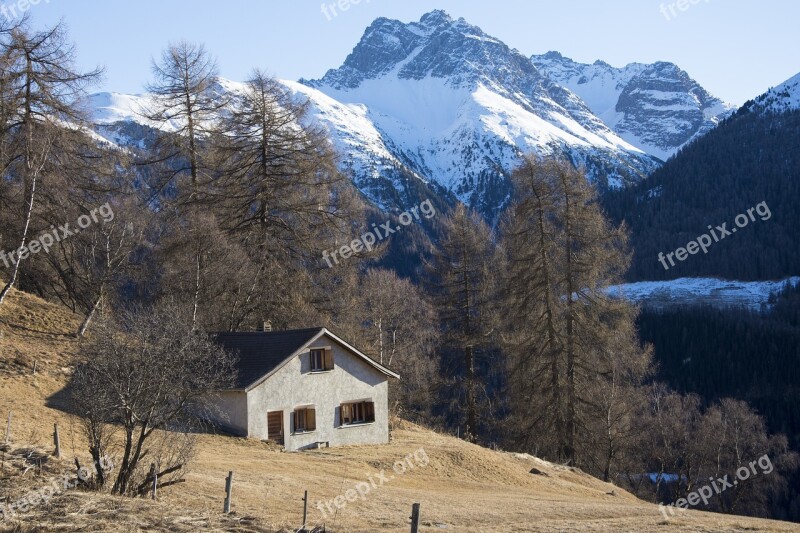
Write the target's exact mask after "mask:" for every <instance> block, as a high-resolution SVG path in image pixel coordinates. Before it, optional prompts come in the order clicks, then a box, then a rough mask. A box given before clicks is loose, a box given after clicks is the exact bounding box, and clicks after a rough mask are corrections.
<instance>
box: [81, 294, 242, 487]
mask: <svg viewBox="0 0 800 533" xmlns="http://www.w3.org/2000/svg"><path fill="white" fill-rule="evenodd" d="M80 354H81V357H82V359H83V362H82V363H81V364H80V365H79V366H78V367H77V369H76V371H75V373H74V375H73V377H72V379H71V381H70V387H69V388H70V390H71V396H72V400H73V403H74V405H75V407H76V410H77V414H78V415H79V416H81V418H83V419H84V421H85V424H84V425H85V427H86V428H87V437H88V438H89V443H90V451H91V453H92V456H93V458H96V460H97V458H99V457H103V456H104V455H105V454H107V453H108V452H109V451H108V449H107V447H108V446H109V444H108V443H109V442H110V440H109V438H108V429H109V428H110V427H113V426H110V425H109V424H115V425H117V426H118V427H119V428H120V429H121V431H122V433H123V439H122V442H123V446H122V451H121V458H119V459H118V460H115V461H114V463H115V465H118V467H119V469H118V472H117V477H116V479H115V481H114V486H113V489H112V491H113V492H114V493H115V494H122V495H127V494H136V493H137V492H138V491H139V489H140V487H141V485H142V483H144V482H145V480H146V477H147V474H146V473H145V472H144V469H143V467H142V465H141V463H142V461H143V460H144V459H145V458H148V459H149V461H150V462H153V463H155V464H157V465H158V468H159V479H161V480H163V485H161V486H167V485H168V484H172V483H176V482H179V480H180V476H181V474H182V473H183V471H184V469H185V468H186V463H187V461H188V458H189V457H190V456H191V449H192V447H191V442H192V439H191V436H190V435H189V431H190V430H191V429H197V428H198V427H200V426H201V425H202V424H203V423H204V422H205V421H207V420H208V419H209V417H208V415H209V409H210V408H211V407H209V406H210V405H211V402H209V401H208V400H210V399H211V398H212V396H213V394H214V393H215V391H219V390H223V389H224V388H225V387H227V386H229V385H230V384H231V383H232V379H233V378H232V374H233V359H232V357H231V356H230V355H228V354H226V353H225V352H224V351H223V350H222V349H221V348H220V347H219V346H218V345H216V344H215V343H214V342H213V341H212V340H211V339H210V338H209V336H208V335H206V334H204V333H202V332H200V331H197V330H195V329H194V328H193V327H192V321H191V318H190V317H189V316H187V314H186V313H185V312H184V311H183V310H182V309H180V308H178V307H176V306H172V305H167V306H164V307H162V308H159V309H139V310H135V311H132V312H125V313H122V314H121V316H120V317H119V319H118V320H116V321H111V320H103V321H102V322H101V323H100V324H98V327H97V332H96V335H94V336H92V337H91V338H89V339H87V340H86V341H84V343H83V344H82V345H81V348H80ZM104 448H105V449H104ZM170 474H171V475H172V477H169V475H170Z"/></svg>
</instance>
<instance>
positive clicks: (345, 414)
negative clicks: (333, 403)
mask: <svg viewBox="0 0 800 533" xmlns="http://www.w3.org/2000/svg"><path fill="white" fill-rule="evenodd" d="M352 420H353V415H352V412H351V407H350V405H348V404H346V403H343V404H342V405H341V407H339V421H340V422H341V424H342V425H344V424H349V423H350V422H351V421H352Z"/></svg>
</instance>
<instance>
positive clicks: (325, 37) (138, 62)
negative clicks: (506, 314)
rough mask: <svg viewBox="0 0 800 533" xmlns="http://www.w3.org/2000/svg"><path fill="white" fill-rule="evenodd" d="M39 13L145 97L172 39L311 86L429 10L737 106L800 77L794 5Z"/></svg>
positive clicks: (153, 4)
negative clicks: (676, 79)
mask: <svg viewBox="0 0 800 533" xmlns="http://www.w3.org/2000/svg"><path fill="white" fill-rule="evenodd" d="M18 1H19V0H0V6H7V7H8V6H14V5H16V4H17V2H18ZM22 1H27V0H22ZM334 1H335V0H325V2H324V3H325V4H333V3H334ZM342 1H345V0H342ZM347 1H349V2H352V1H354V0H347ZM39 2H40V3H39V4H38V5H35V6H32V7H31V8H30V11H31V14H32V15H33V20H34V23H35V24H37V25H43V24H51V23H54V22H56V21H58V20H59V19H62V18H63V20H64V21H65V22H66V23H67V25H68V27H69V29H70V34H71V37H72V39H73V40H74V42H75V43H76V44H77V48H78V55H79V59H80V63H81V65H82V66H84V67H87V68H88V67H92V66H95V65H102V66H105V67H106V79H105V81H104V83H103V86H102V87H101V88H98V89H97V90H109V91H118V92H130V93H135V92H141V91H142V90H143V86H144V84H145V83H146V82H147V81H148V80H149V78H150V61H151V58H152V57H156V56H158V55H159V53H160V50H161V49H162V48H163V47H164V46H165V45H166V44H167V43H168V42H170V41H175V40H179V39H188V40H191V41H199V42H204V43H205V44H206V46H207V47H208V49H209V50H210V51H211V52H212V53H213V54H214V55H215V56H216V57H217V59H218V62H219V65H220V70H221V74H222V75H223V76H224V77H227V78H230V79H234V80H243V79H245V78H246V77H247V74H248V73H249V72H250V71H251V70H252V69H253V68H254V67H259V68H262V69H264V70H266V71H267V72H269V73H271V74H273V75H275V76H277V77H280V78H286V79H298V78H300V77H305V78H317V77H320V76H321V75H322V74H324V73H325V71H326V70H327V69H329V68H334V67H337V66H339V65H341V63H342V62H343V61H344V59H345V57H346V56H347V54H348V53H349V52H350V51H351V50H352V49H353V47H354V46H355V44H356V43H357V42H358V40H359V39H360V37H361V35H362V34H363V32H364V29H365V28H366V27H367V26H368V25H369V24H370V22H372V21H373V20H374V19H375V18H377V17H381V16H383V17H389V18H396V19H400V20H403V21H406V22H408V21H411V20H419V18H420V17H421V16H422V15H423V14H424V13H426V12H428V11H431V10H433V9H444V10H446V11H447V12H448V13H450V14H451V15H452V16H453V17H455V18H458V17H464V18H465V19H467V21H469V22H470V23H472V24H475V25H477V26H480V27H482V28H483V30H484V31H486V32H487V33H489V34H491V35H493V36H495V37H498V38H499V39H501V40H503V41H505V42H506V43H507V44H508V45H509V46H512V47H514V48H517V49H519V50H520V51H521V52H523V53H524V54H526V55H531V54H539V53H544V52H546V51H549V50H557V51H559V52H561V53H562V54H564V55H565V56H568V57H571V58H573V59H575V60H578V61H583V62H593V61H594V60H596V59H602V60H604V61H606V62H608V63H610V64H612V65H614V66H622V65H624V64H626V63H629V62H633V61H638V62H648V63H649V62H653V61H657V60H663V61H672V62H674V63H676V64H678V65H679V66H680V67H681V68H683V69H684V70H686V71H687V72H688V73H689V74H690V75H691V76H692V77H693V78H695V79H696V80H698V81H699V82H700V83H701V85H703V86H704V87H706V88H707V89H708V90H709V91H711V92H712V93H713V94H715V95H717V96H719V97H721V98H723V99H724V100H726V101H729V102H732V103H735V104H742V103H743V102H744V101H746V100H747V99H749V98H752V97H754V96H756V95H758V94H760V93H762V92H764V91H765V90H766V89H768V88H769V87H771V86H774V85H777V84H779V83H781V82H783V81H784V80H786V79H788V78H790V77H791V76H793V75H795V74H797V73H798V72H800V56H798V49H800V46H798V45H799V44H800V42H799V41H800V37H798V35H800V31H798V30H800V28H798V25H799V23H800V2H796V1H795V0H765V1H763V2H756V1H745V0H724V1H723V0H680V3H681V5H682V6H683V7H684V8H685V9H684V10H681V9H680V7H681V6H679V5H678V1H677V0H669V1H664V2H662V1H661V0H616V1H613V0H611V1H606V2H597V1H594V0H582V1H581V0H550V1H540V0H528V1H525V0H492V1H472V0H468V1H465V0H461V1H457V0H361V1H360V3H358V4H356V5H353V4H351V5H350V6H349V9H347V10H346V11H340V10H339V9H338V8H337V9H336V14H335V15H334V14H333V12H332V10H331V9H330V8H329V9H328V14H327V15H326V14H324V13H323V10H322V9H321V7H322V4H323V2H322V0H282V1H274V0H249V1H246V0H225V1H210V0H136V1H134V0H39ZM692 2H696V3H692ZM670 5H672V9H670ZM662 6H663V11H662Z"/></svg>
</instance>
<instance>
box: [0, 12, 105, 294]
mask: <svg viewBox="0 0 800 533" xmlns="http://www.w3.org/2000/svg"><path fill="white" fill-rule="evenodd" d="M6 55H7V57H5V58H4V59H3V61H4V63H5V66H4V68H5V70H6V74H7V76H6V78H7V81H5V82H4V83H3V93H4V94H3V96H6V95H10V96H11V98H10V100H9V102H11V105H13V106H14V107H13V108H9V109H6V115H7V116H6V117H4V118H3V121H4V128H5V129H7V130H10V131H11V132H13V139H12V140H11V142H10V143H9V144H8V145H7V147H6V148H5V151H6V153H5V158H6V160H7V161H8V165H7V166H6V167H5V168H4V175H5V176H7V177H9V178H11V179H13V180H15V181H18V182H19V183H20V193H21V194H20V197H21V199H22V202H21V203H22V205H21V206H20V207H21V211H20V216H19V219H18V221H19V224H17V225H16V226H17V234H18V236H17V247H16V249H17V250H19V255H20V256H23V255H25V245H26V244H27V243H28V240H29V238H30V232H31V229H32V227H31V224H32V220H33V216H34V208H35V206H36V204H37V202H38V198H39V196H38V194H39V189H40V188H41V186H42V184H41V183H40V181H41V180H42V178H43V177H44V176H45V175H46V174H47V173H48V172H49V171H51V170H52V169H53V168H58V166H59V160H58V159H59V157H61V158H64V157H66V158H69V154H71V153H75V151H76V148H75V146H74V145H73V141H74V139H75V135H74V134H73V132H71V131H69V129H68V128H65V124H70V125H72V126H73V127H80V126H82V125H83V124H85V122H86V120H85V116H84V114H83V112H82V108H81V106H80V102H81V99H82V98H83V97H84V96H85V95H86V88H87V86H89V85H91V84H92V83H95V82H96V81H97V80H98V79H99V77H100V75H101V71H100V70H95V71H92V72H86V73H81V72H79V71H77V70H76V67H75V66H74V50H73V47H72V46H71V45H70V44H69V43H68V41H67V36H66V32H65V30H64V28H63V26H62V25H61V24H59V25H57V26H55V27H53V28H50V29H48V30H45V31H41V32H33V31H31V30H29V29H28V28H27V26H25V25H23V26H20V27H17V28H15V29H13V30H12V31H11V34H10V40H9V44H8V52H7V54H6ZM4 164H5V161H4ZM22 259H23V257H18V258H17V260H16V261H14V262H13V266H12V267H11V272H10V274H9V279H8V281H7V283H6V285H5V287H4V288H3V289H2V291H0V304H2V303H3V300H4V299H5V297H6V295H7V294H8V293H9V291H10V290H11V288H12V287H13V286H14V284H15V283H16V281H17V278H18V276H19V272H20V265H21V263H22Z"/></svg>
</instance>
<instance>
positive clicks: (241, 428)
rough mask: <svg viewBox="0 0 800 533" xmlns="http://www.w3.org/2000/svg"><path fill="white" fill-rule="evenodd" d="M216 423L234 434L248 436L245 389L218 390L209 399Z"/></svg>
mask: <svg viewBox="0 0 800 533" xmlns="http://www.w3.org/2000/svg"><path fill="white" fill-rule="evenodd" d="M208 404H209V405H210V408H211V409H212V412H211V416H212V417H213V418H214V421H215V423H216V424H217V425H218V426H219V427H220V428H221V429H224V430H225V431H228V432H230V433H232V434H234V435H241V436H243V437H244V436H247V394H246V393H245V392H244V391H224V392H217V393H215V394H214V395H213V396H212V397H211V398H209V400H208Z"/></svg>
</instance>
